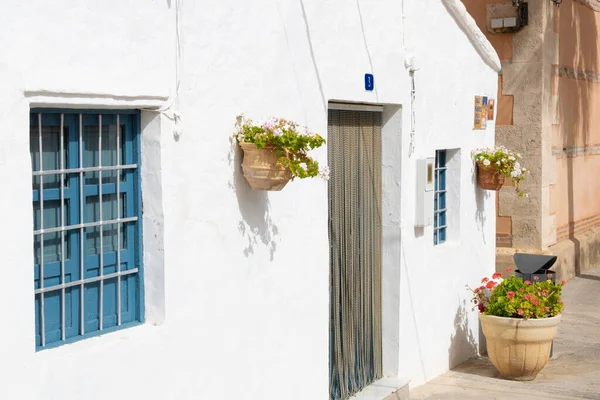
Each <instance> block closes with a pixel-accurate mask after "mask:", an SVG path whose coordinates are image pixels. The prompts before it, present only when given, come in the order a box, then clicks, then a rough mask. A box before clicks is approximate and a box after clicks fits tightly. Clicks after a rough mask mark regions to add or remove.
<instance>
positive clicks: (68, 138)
mask: <svg viewBox="0 0 600 400" xmlns="http://www.w3.org/2000/svg"><path fill="white" fill-rule="evenodd" d="M30 125H31V129H30V151H31V162H32V169H33V219H34V227H33V235H34V293H35V295H34V296H35V297H34V298H35V333H36V348H37V349H38V350H39V349H43V348H47V347H51V346H56V345H60V344H63V343H66V342H70V341H74V340H78V339H81V338H84V337H88V336H92V335H97V334H100V333H103V332H107V331H110V330H115V329H119V328H122V327H125V326H128V325H130V324H135V323H137V322H140V321H142V319H143V301H142V292H143V287H142V283H141V282H142V279H141V271H142V269H141V260H142V258H141V252H140V250H141V227H140V212H141V207H140V200H141V196H140V184H139V168H138V162H139V161H138V158H139V117H138V113H137V112H129V111H118V112H115V111H111V112H98V111H93V112H92V111H82V112H74V111H70V112H61V111H52V110H32V113H31V116H30Z"/></svg>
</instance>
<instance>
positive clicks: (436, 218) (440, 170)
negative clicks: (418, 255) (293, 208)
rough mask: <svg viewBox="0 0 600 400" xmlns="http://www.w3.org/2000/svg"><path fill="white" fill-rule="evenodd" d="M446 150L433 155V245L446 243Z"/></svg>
mask: <svg viewBox="0 0 600 400" xmlns="http://www.w3.org/2000/svg"><path fill="white" fill-rule="evenodd" d="M446 172H447V167H446V150H438V151H436V153H435V187H434V189H435V190H434V198H433V244H434V245H438V244H442V243H444V242H446V230H447V225H446V213H447V206H446V198H447V190H446Z"/></svg>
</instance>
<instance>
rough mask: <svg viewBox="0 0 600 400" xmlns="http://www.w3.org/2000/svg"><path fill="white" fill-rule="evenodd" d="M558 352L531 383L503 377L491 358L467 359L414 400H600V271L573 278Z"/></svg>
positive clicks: (565, 293)
mask: <svg viewBox="0 0 600 400" xmlns="http://www.w3.org/2000/svg"><path fill="white" fill-rule="evenodd" d="M563 301H564V303H565V309H564V311H563V318H562V321H561V324H560V326H559V328H558V336H557V338H556V339H555V340H554V354H553V356H552V358H551V359H550V360H549V361H548V364H546V367H545V368H544V369H543V370H542V371H541V372H540V373H539V374H538V376H537V378H536V379H535V380H534V381H531V382H516V381H509V380H504V379H500V378H498V377H497V373H496V370H495V369H494V367H493V365H492V364H491V363H490V362H489V360H488V359H487V358H477V359H472V360H469V361H467V362H465V363H463V364H461V365H459V366H458V367H455V368H453V369H452V370H451V371H449V372H447V373H446V374H444V375H442V376H439V377H437V378H435V379H433V380H431V381H430V382H428V383H427V384H425V385H422V386H419V387H417V388H415V389H411V390H410V399H411V400H442V399H453V400H454V399H457V400H463V399H465V400H469V399H498V400H504V399H506V400H525V399H571V400H572V399H596V400H600V269H595V270H593V271H587V272H585V273H584V274H582V275H580V276H578V277H577V278H574V279H571V280H570V281H569V282H568V283H567V285H566V286H565V287H564V289H563Z"/></svg>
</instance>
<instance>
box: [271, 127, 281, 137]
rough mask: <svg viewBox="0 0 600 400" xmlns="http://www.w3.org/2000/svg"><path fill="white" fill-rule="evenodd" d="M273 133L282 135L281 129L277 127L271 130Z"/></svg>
mask: <svg viewBox="0 0 600 400" xmlns="http://www.w3.org/2000/svg"><path fill="white" fill-rule="evenodd" d="M273 135H275V136H281V135H283V131H282V130H281V128H277V129H275V130H274V131H273Z"/></svg>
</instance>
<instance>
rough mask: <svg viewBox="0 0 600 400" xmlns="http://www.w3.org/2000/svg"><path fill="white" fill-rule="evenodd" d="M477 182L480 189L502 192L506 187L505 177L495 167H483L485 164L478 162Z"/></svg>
mask: <svg viewBox="0 0 600 400" xmlns="http://www.w3.org/2000/svg"><path fill="white" fill-rule="evenodd" d="M477 181H478V182H479V187H481V188H482V189H485V190H500V188H501V187H502V185H504V175H503V174H501V173H500V172H499V171H498V169H497V168H496V166H495V165H487V166H486V165H483V162H481V161H477Z"/></svg>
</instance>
